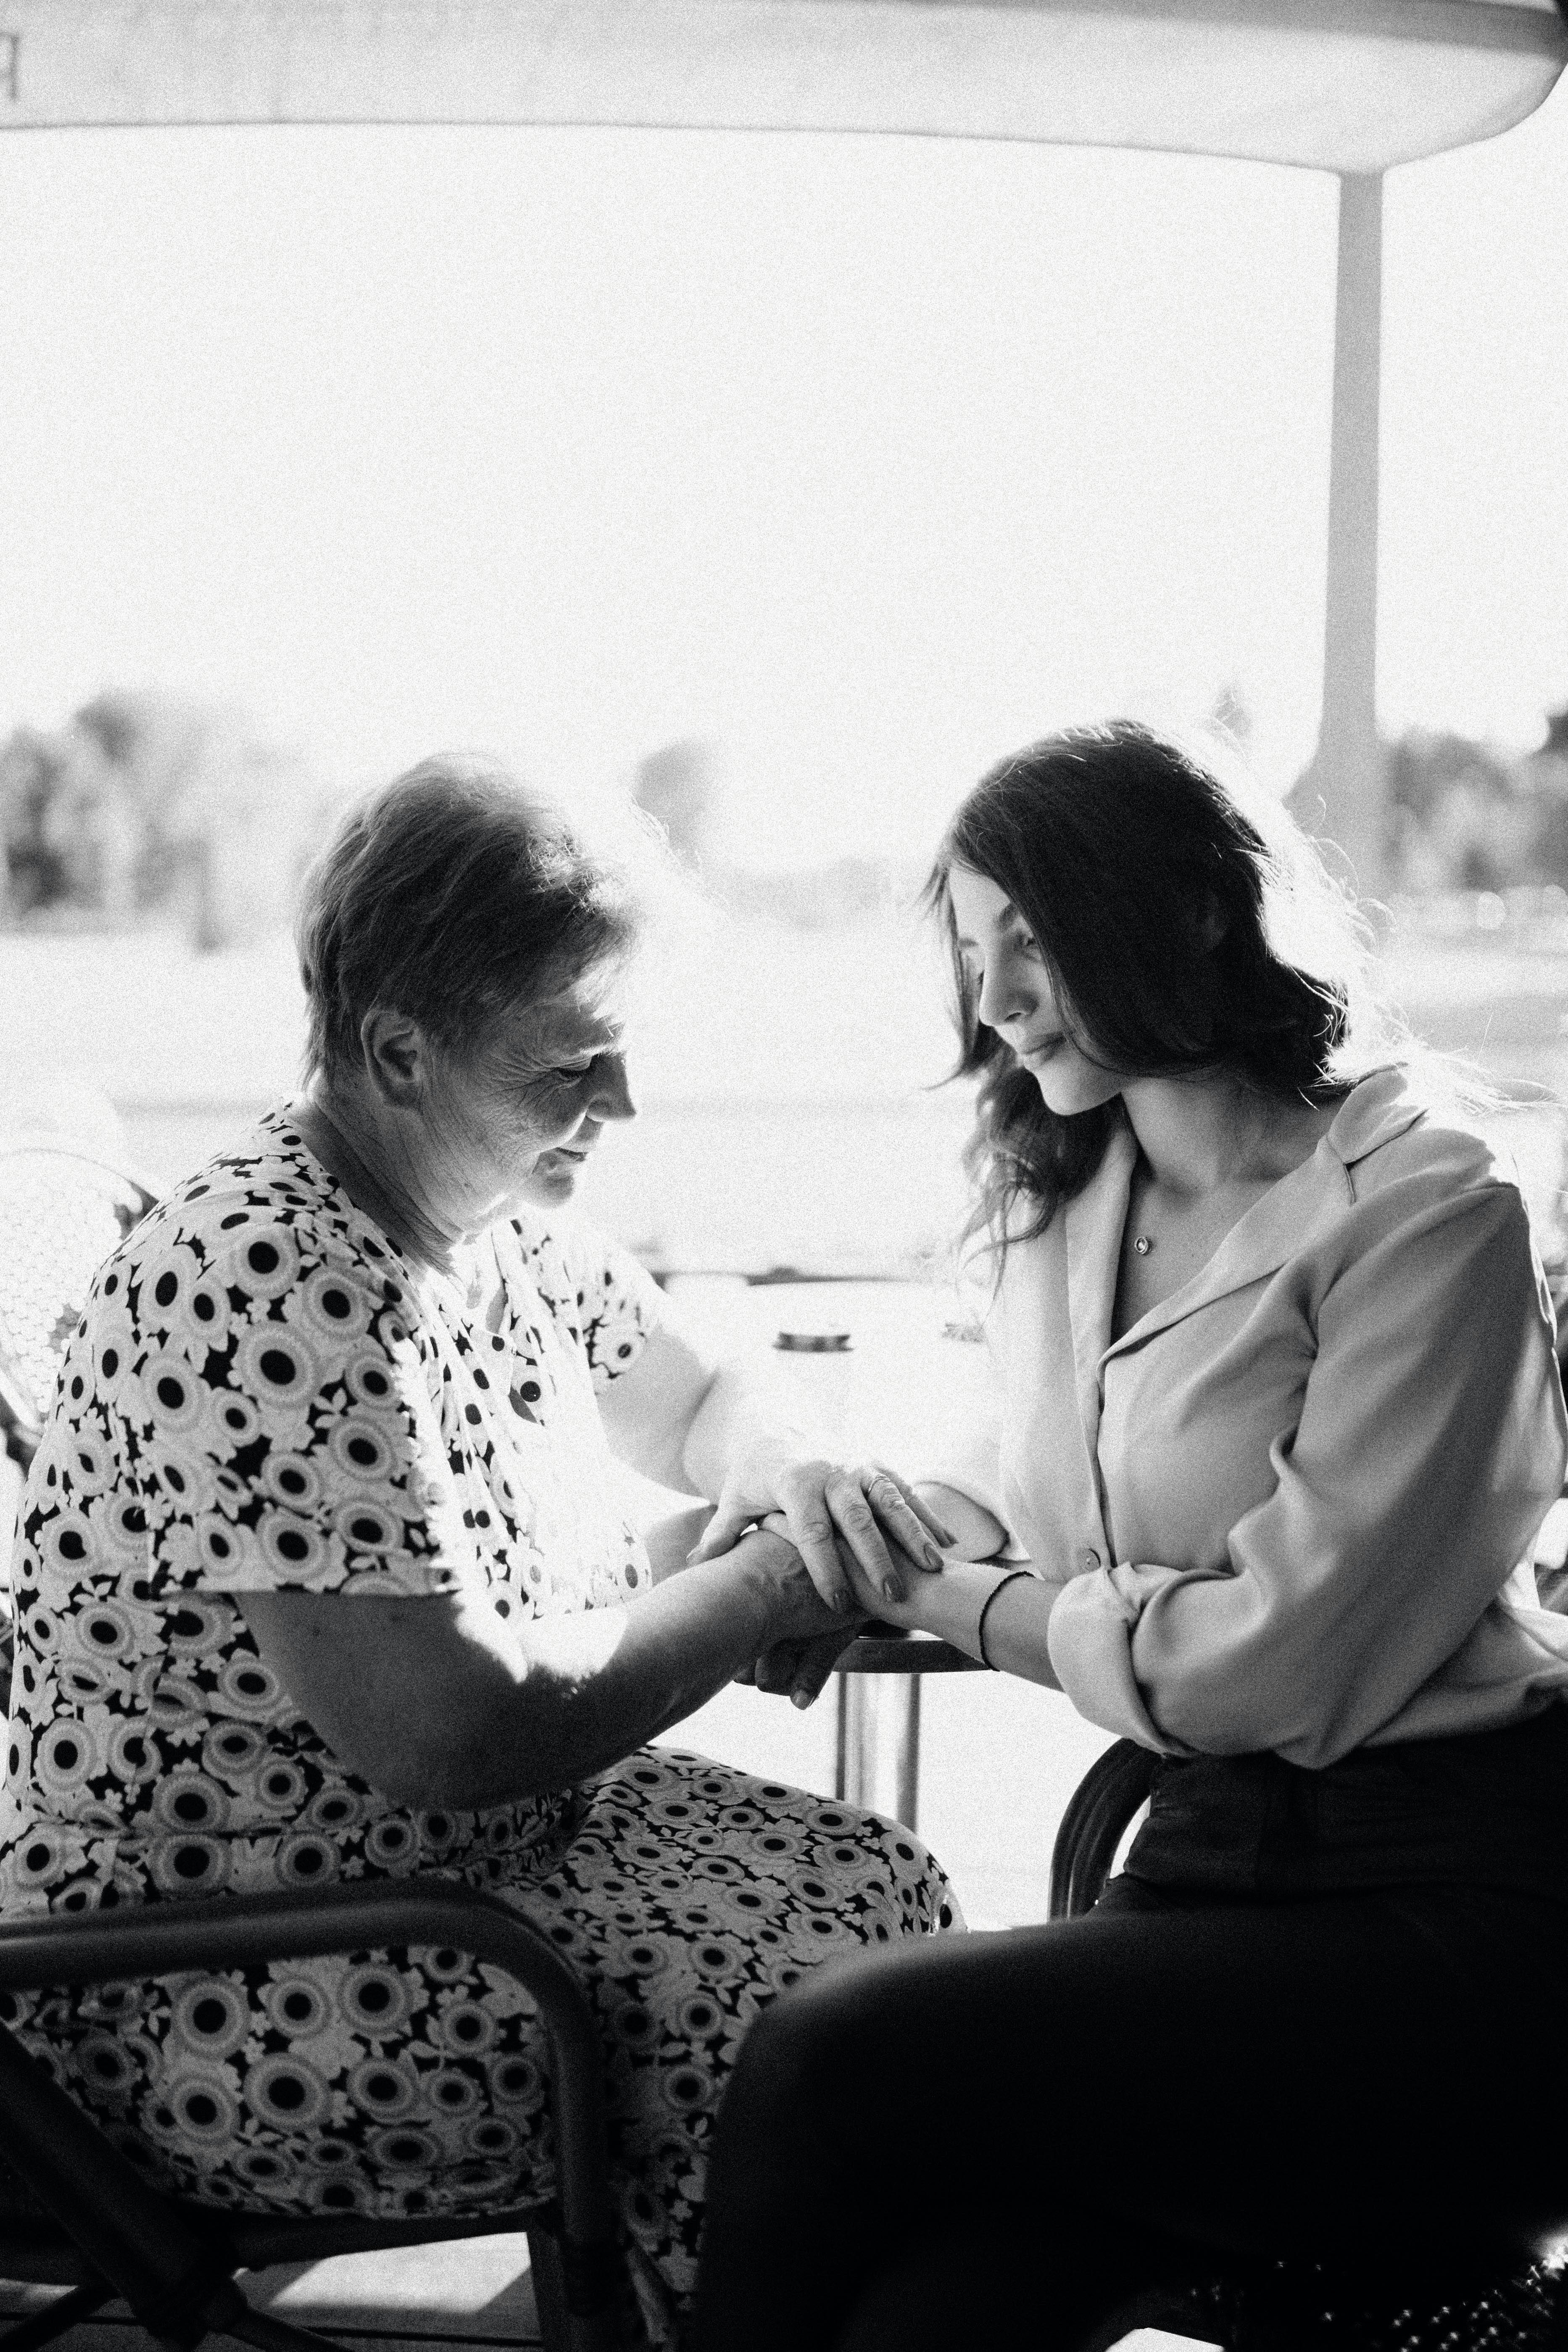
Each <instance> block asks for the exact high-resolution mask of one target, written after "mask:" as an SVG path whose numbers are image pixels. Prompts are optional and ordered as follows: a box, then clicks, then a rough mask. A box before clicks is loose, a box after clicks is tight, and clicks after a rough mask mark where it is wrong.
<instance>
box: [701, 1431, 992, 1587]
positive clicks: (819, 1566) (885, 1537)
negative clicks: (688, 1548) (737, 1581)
mask: <svg viewBox="0 0 1568 2352" xmlns="http://www.w3.org/2000/svg"><path fill="white" fill-rule="evenodd" d="M768 1512H782V1513H783V1515H784V1520H785V1522H786V1524H787V1527H788V1530H789V1539H790V1541H791V1543H793V1544H794V1545H795V1549H796V1550H797V1551H798V1552H799V1554H800V1556H801V1558H802V1559H804V1560H805V1564H806V1567H807V1569H808V1570H809V1571H810V1574H811V1578H812V1581H813V1582H814V1583H815V1585H816V1589H817V1591H818V1592H819V1593H820V1594H821V1595H822V1598H823V1600H824V1601H826V1602H827V1603H828V1605H829V1606H830V1607H831V1608H833V1609H835V1610H837V1612H839V1613H840V1615H841V1616H847V1615H848V1614H849V1613H850V1612H851V1611H852V1610H854V1609H857V1608H866V1607H868V1606H869V1607H870V1608H872V1609H875V1610H877V1611H881V1610H883V1609H884V1608H886V1607H888V1606H889V1605H891V1604H895V1603H897V1602H899V1601H902V1600H903V1599H904V1597H905V1595H906V1593H907V1591H908V1589H909V1587H908V1570H909V1569H910V1567H913V1568H915V1569H916V1570H921V1571H922V1572H924V1573H928V1574H929V1573H931V1572H933V1571H934V1570H937V1569H939V1568H940V1567H941V1566H942V1554H941V1552H940V1551H939V1550H938V1549H937V1546H938V1545H939V1544H951V1543H952V1535H951V1534H950V1533H949V1531H948V1529H947V1528H944V1527H943V1526H942V1522H941V1520H940V1519H938V1518H937V1517H935V1516H934V1515H933V1513H932V1512H931V1510H930V1509H929V1508H928V1507H927V1506H926V1505H925V1504H924V1503H922V1502H921V1499H920V1497H919V1496H918V1495H916V1494H915V1492H914V1490H913V1489H912V1487H910V1486H908V1485H907V1484H906V1483H905V1481H904V1480H903V1479H902V1478H900V1476H899V1475H898V1473H897V1471H895V1470H889V1469H888V1468H886V1467H885V1466H884V1465H882V1464H880V1463H863V1464H860V1465H858V1466H857V1467H854V1468H847V1467H845V1466H844V1465H842V1464H838V1463H833V1462H827V1461H824V1460H820V1459H817V1458H815V1457H814V1458H809V1459H808V1458H804V1457H799V1456H792V1455H787V1454H778V1453H764V1452H761V1451H758V1452H753V1453H752V1454H747V1455H745V1456H743V1457H742V1460H741V1461H739V1462H738V1463H736V1464H735V1465H734V1466H733V1467H732V1468H731V1471H730V1474H729V1475H728V1476H727V1477H726V1479H725V1481H724V1485H723V1489H722V1491H721V1494H720V1496H719V1503H718V1507H717V1509H716V1510H715V1511H714V1514H713V1517H712V1518H711V1520H710V1522H709V1527H708V1531H707V1533H706V1535H705V1536H704V1537H703V1538H702V1540H701V1542H700V1544H698V1545H697V1547H696V1549H694V1550H693V1552H692V1554H691V1558H692V1559H693V1560H694V1561H696V1560H702V1559H715V1558H717V1557H718V1555H719V1554H720V1553H721V1552H725V1551H728V1550H729V1549H731V1546H732V1545H733V1543H734V1542H735V1540H736V1538H738V1537H739V1536H740V1535H741V1533H742V1530H743V1529H744V1528H748V1527H750V1526H751V1525H752V1523H753V1521H755V1520H757V1519H760V1518H762V1517H763V1516H764V1514H766V1513H768ZM851 1561H853V1562H854V1564H855V1568H856V1569H857V1570H858V1578H857V1580H856V1581H857V1582H858V1584H859V1585H860V1587H861V1590H862V1593H863V1592H864V1591H870V1592H872V1593H873V1594H875V1596H876V1598H875V1599H874V1600H873V1601H870V1602H869V1603H868V1602H867V1601H865V1600H864V1599H863V1598H862V1597H861V1595H860V1594H858V1593H857V1591H856V1590H855V1583H853V1582H852V1581H851V1576H850V1573H849V1563H850V1562H851Z"/></svg>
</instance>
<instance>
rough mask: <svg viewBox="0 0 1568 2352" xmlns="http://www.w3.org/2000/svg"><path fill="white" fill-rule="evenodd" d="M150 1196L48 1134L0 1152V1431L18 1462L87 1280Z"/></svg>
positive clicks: (34, 1439) (32, 1445)
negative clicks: (34, 1140) (48, 1138)
mask: <svg viewBox="0 0 1568 2352" xmlns="http://www.w3.org/2000/svg"><path fill="white" fill-rule="evenodd" d="M156 1197H157V1195H156V1194H155V1193H154V1192H152V1190H151V1189H150V1188H149V1187H148V1186H147V1185H145V1184H142V1183H140V1182H139V1181H137V1179H136V1178H135V1177H133V1176H129V1175H127V1174H126V1173H125V1172H124V1171H123V1170H122V1169H119V1168H114V1167H111V1166H110V1164H109V1163H108V1161H106V1160H95V1159H93V1158H91V1157H89V1155H88V1154H87V1153H85V1152H81V1151H73V1150H70V1148H69V1147H68V1146H67V1145H64V1144H60V1143H57V1142H54V1141H52V1140H51V1141H47V1142H43V1141H40V1142H37V1143H25V1142H24V1143H16V1144H13V1145H11V1146H10V1147H9V1148H8V1149H5V1150H0V1437H3V1439H4V1443H5V1450H6V1452H7V1453H8V1454H11V1456H12V1457H13V1459H14V1460H16V1461H17V1462H20V1463H21V1464H22V1465H24V1466H26V1464H27V1463H28V1462H29V1461H30V1460H31V1459H32V1456H33V1454H34V1452H35V1451H36V1449H37V1443H38V1437H39V1433H40V1432H41V1430H42V1427H43V1422H44V1416H45V1414H46V1413H47V1411H48V1408H49V1400H50V1398H51V1396H52V1395H53V1393H54V1385H55V1375H56V1373H57V1371H58V1369H59V1361H60V1358H61V1356H62V1355H63V1354H64V1352H65V1347H66V1342H67V1340H68V1339H69V1338H70V1335H71V1333H72V1331H73V1330H74V1329H75V1328H76V1326H77V1324H78V1322H79V1320H80V1317H81V1311H82V1307H83V1305H84V1304H85V1302H86V1298H87V1292H88V1286H89V1283H90V1282H91V1280H92V1277H93V1276H94V1275H95V1274H96V1273H97V1271H98V1268H99V1267H100V1265H102V1263H103V1261H104V1259H105V1258H106V1257H107V1256H108V1255H109V1253H110V1250H112V1249H116V1248H118V1247H119V1245H120V1243H121V1240H122V1239H123V1238H124V1236H125V1234H128V1233H129V1232H130V1230H131V1228H132V1225H133V1224H135V1223H136V1222H137V1220H138V1218H140V1217H142V1216H144V1215H145V1214H146V1213H147V1211H148V1210H149V1209H150V1208H151V1207H152V1206H153V1202H154V1200H155V1199H156Z"/></svg>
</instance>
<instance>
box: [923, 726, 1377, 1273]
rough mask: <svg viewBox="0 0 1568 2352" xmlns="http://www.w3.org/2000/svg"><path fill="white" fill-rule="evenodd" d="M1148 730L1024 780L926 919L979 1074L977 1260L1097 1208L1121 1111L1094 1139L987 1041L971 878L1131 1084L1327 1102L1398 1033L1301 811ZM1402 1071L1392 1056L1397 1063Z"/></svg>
mask: <svg viewBox="0 0 1568 2352" xmlns="http://www.w3.org/2000/svg"><path fill="white" fill-rule="evenodd" d="M1250 797H1253V796H1252V795H1250V794H1248V793H1247V791H1246V788H1245V787H1243V786H1241V785H1240V784H1239V783H1237V784H1229V783H1223V782H1221V781H1220V779H1219V777H1218V776H1217V775H1216V774H1215V773H1213V772H1211V771H1210V770H1209V769H1208V768H1207V767H1206V766H1205V765H1203V764H1202V763H1201V762H1200V761H1198V760H1196V759H1195V758H1194V757H1193V756H1192V755H1191V754H1189V753H1188V752H1186V751H1184V750H1182V749H1181V748H1180V746H1179V745H1177V744H1175V743H1173V742H1169V741H1167V740H1164V739H1163V738H1162V737H1161V736H1158V735H1156V734H1153V733H1152V731H1151V730H1149V729H1148V728H1146V727H1142V726H1139V725H1138V724H1136V723H1135V722H1134V721H1132V720H1131V719H1117V720H1114V721H1112V722H1111V723H1110V724H1109V725H1107V726H1103V727H1091V728H1077V729H1073V730H1070V731H1068V732H1067V733H1064V734H1060V735H1053V736H1049V737H1047V739H1046V740H1045V741H1044V742H1040V743H1036V744H1034V745H1032V746H1031V747H1030V748H1029V749H1028V750H1027V751H1020V752H1018V753H1016V755H1015V756H1014V757H1013V758H1011V759H1008V760H1004V761H1001V762H1000V764H999V765H998V766H996V767H994V768H993V769H992V770H991V772H990V773H989V774H988V775H987V776H985V777H984V779H983V780H982V782H980V783H979V784H977V785H976V786H975V788H974V790H973V792H972V793H970V795H969V797H968V799H967V800H966V801H964V803H963V805H962V806H961V807H960V809H959V811H958V813H957V814H956V815H955V816H954V818H953V819H952V824H950V825H949V827H948V829H947V833H946V835H945V836H944V838H943V840H942V846H941V848H940V850H939V851H938V853H937V858H936V863H935V866H934V867H933V869H932V872H931V878H930V880H929V881H928V883H927V885H926V890H925V899H924V903H925V904H926V905H927V906H928V908H931V909H933V910H934V911H935V913H936V915H937V917H938V919H939V921H940V922H941V924H942V929H943V932H944V935H945V938H946V940H947V944H948V949H949V952H950V954H951V957H952V978H953V989H954V997H955V1005H954V1011H955V1018H956V1021H957V1025H958V1032H959V1037H960V1040H961V1044H962V1054H961V1057H960V1060H959V1064H958V1067H957V1069H956V1070H955V1072H954V1073H953V1075H954V1076H957V1077H963V1076H977V1077H978V1078H979V1081H980V1084H979V1088H978V1092H977V1097H976V1108H977V1113H978V1117H977V1121H976V1125H975V1129H974V1132H973V1136H972V1138H971V1139H970V1142H969V1145H968V1149H967V1151H966V1154H965V1164H966V1166H967V1167H968V1170H969V1172H970V1175H971V1177H972V1178H973V1181H974V1183H975V1187H976V1192H977V1195H978V1198H977V1202H976V1207H975V1211H974V1214H973V1218H972V1219H971V1221H970V1224H969V1227H968V1229H967V1234H966V1238H969V1237H973V1236H975V1235H977V1234H987V1235H988V1236H989V1239H990V1241H991V1243H992V1244H993V1245H994V1248H995V1249H996V1251H997V1252H998V1255H999V1256H1000V1255H1001V1254H1003V1253H1005V1249H1006V1245H1007V1243H1008V1242H1009V1241H1010V1240H1020V1239H1024V1238H1027V1237H1028V1236H1030V1235H1032V1234H1037V1233H1039V1232H1041V1231H1042V1230H1043V1229H1044V1227H1045V1226H1046V1225H1047V1224H1048V1223H1049V1222H1050V1220H1051V1218H1052V1217H1053V1216H1054V1215H1055V1213H1056V1212H1057V1210H1058V1208H1059V1207H1060V1205H1061V1204H1062V1202H1064V1201H1068V1200H1070V1199H1071V1198H1072V1196H1073V1194H1074V1193H1075V1192H1081V1190H1082V1189H1083V1187H1084V1185H1085V1184H1087V1183H1088V1182H1089V1178H1090V1177H1091V1176H1092V1175H1093V1174H1094V1171H1095V1170H1096V1169H1097V1168H1098V1167H1099V1165H1100V1160H1101V1158H1102V1157H1103V1155H1104V1152H1105V1148H1106V1145H1107V1143H1108V1141H1109V1140H1110V1134H1111V1131H1112V1128H1113V1125H1114V1122H1115V1119H1116V1116H1117V1112H1116V1107H1115V1104H1114V1102H1111V1103H1108V1104H1106V1105H1104V1106H1102V1107H1101V1108H1099V1109H1097V1110H1090V1111H1085V1112H1083V1113H1081V1114H1080V1115H1079V1117H1077V1118H1058V1115H1057V1114H1056V1112H1054V1111H1052V1110H1049V1109H1047V1106H1046V1104H1045V1103H1044V1101H1043V1100H1042V1099H1041V1096H1040V1090H1039V1087H1038V1085H1037V1082H1036V1080H1035V1078H1034V1076H1032V1074H1031V1073H1030V1072H1029V1071H1028V1070H1026V1068H1025V1067H1024V1066H1023V1064H1022V1063H1021V1062H1020V1061H1019V1060H1018V1058H1017V1056H1016V1055H1015V1053H1014V1052H1013V1050H1012V1048H1011V1046H1009V1045H1006V1044H1005V1042H1004V1040H1003V1039H1002V1038H1001V1037H1000V1036H998V1035H997V1034H996V1032H995V1031H994V1029H990V1028H988V1027H987V1026H986V1025H985V1024H984V1023H983V1022H982V1021H981V1019H980V1016H979V1010H978V1001H977V1000H978V992H977V990H976V988H975V987H974V985H973V982H972V981H971V980H970V978H969V976H968V974H967V973H966V971H965V968H964V964H963V958H962V956H961V955H960V954H959V951H958V948H957V943H956V938H955V929H954V923H953V916H952V898H951V896H950V893H949V890H948V877H949V875H950V874H951V872H952V869H953V867H954V866H963V867H967V868H968V869H969V870H970V871H971V872H972V873H975V874H983V875H984V876H985V877H986V878H987V879H988V880H990V881H992V882H994V884H995V885H996V887H997V888H998V889H1000V890H1002V891H1005V894H1006V896H1007V897H1008V898H1010V899H1011V900H1012V902H1013V905H1014V906H1015V907H1016V908H1017V910H1018V913H1019V915H1020V916H1021V917H1022V918H1023V919H1024V921H1025V923H1026V925H1027V926H1028V928H1029V929H1030V931H1031V932H1032V933H1033V934H1034V937H1035V939H1036V940H1037V943H1038V945H1039V949H1040V952H1041V954H1042V955H1043V957H1044V959H1045V961H1046V966H1047V971H1048V972H1049V975H1050V980H1051V984H1052V988H1053V990H1054V992H1055V993H1056V996H1057V1000H1058V1011H1059V1014H1060V1018H1061V1020H1062V1024H1063V1026H1064V1029H1065V1030H1066V1031H1067V1034H1068V1036H1069V1037H1070V1038H1071V1041H1072V1043H1073V1044H1074V1045H1076V1046H1077V1047H1078V1048H1079V1051H1080V1052H1082V1053H1084V1054H1085V1055H1088V1056H1089V1059H1091V1060H1092V1061H1095V1062H1098V1063H1100V1065H1101V1066H1103V1067H1106V1068H1109V1069H1112V1070H1115V1071H1117V1072H1119V1073H1121V1074H1122V1075H1125V1076H1129V1077H1152V1076H1161V1077H1168V1076H1181V1075H1182V1074H1184V1073H1191V1074H1196V1073H1197V1072H1199V1071H1203V1070H1214V1069H1215V1068H1220V1069H1225V1070H1227V1071H1229V1072H1231V1073H1232V1074H1233V1075H1234V1076H1237V1077H1239V1078H1241V1079H1243V1080H1245V1081H1246V1082H1247V1083H1249V1084H1251V1085H1252V1086H1254V1087H1257V1088H1258V1090H1259V1091H1260V1092H1262V1093H1267V1094H1273V1095H1279V1096H1293V1097H1298V1098H1300V1099H1304V1100H1306V1101H1309V1102H1310V1101H1316V1100H1321V1099H1322V1098H1323V1097H1325V1096H1327V1095H1329V1094H1331V1092H1332V1091H1333V1090H1334V1089H1336V1088H1338V1087H1343V1086H1345V1085H1347V1084H1349V1083H1350V1082H1351V1081H1352V1079H1353V1078H1355V1077H1357V1076H1361V1075H1363V1072H1364V1071H1365V1070H1366V1069H1367V1068H1368V1067H1370V1066H1372V1064H1373V1061H1374V1060H1375V1059H1377V1058H1379V1057H1380V1056H1379V1048H1380V1047H1381V1048H1386V1046H1387V1045H1388V1043H1389V1042H1390V1040H1391V1037H1392V1034H1393V1033H1392V1029H1391V1027H1390V1026H1389V1025H1388V1024H1385V1023H1384V1022H1383V1021H1382V1020H1381V1019H1380V1017H1379V1015H1378V1013H1377V1009H1376V1007H1375V1005H1374V1004H1373V1003H1372V1001H1371V999H1370V996H1369V994H1368V992H1367V990H1366V988H1365V984H1364V981H1363V947H1362V942H1361V940H1360V938H1359V936H1358V933H1357V930H1356V927H1355V923H1354V919H1353V918H1352V915H1351V912H1350V908H1349V906H1348V903H1347V901H1346V899H1345V898H1344V896H1343V894H1342V893H1341V892H1339V891H1338V890H1337V889H1336V887H1335V886H1334V884H1333V883H1332V882H1331V879H1330V877H1329V876H1328V875H1327V873H1326V872H1325V870H1324V868H1323V866H1322V864H1321V860H1320V859H1319V858H1318V857H1317V855H1316V853H1315V852H1314V851H1313V850H1312V849H1311V847H1310V844H1309V843H1308V842H1307V841H1306V839H1305V837H1304V836H1303V835H1301V834H1300V832H1299V830H1298V829H1297V828H1296V827H1295V826H1294V825H1293V824H1291V822H1290V819H1289V817H1288V816H1287V815H1286V814H1285V812H1284V811H1283V810H1282V809H1278V808H1276V807H1273V806H1272V805H1270V804H1268V803H1266V802H1265V801H1264V800H1263V798H1262V796H1261V795H1260V794H1258V795H1256V802H1257V804H1256V806H1254V807H1253V808H1251V809H1250V810H1249V809H1248V808H1247V807H1246V806H1245V805H1244V800H1245V799H1247V798H1250ZM1382 1057H1383V1058H1386V1052H1384V1054H1383V1055H1382Z"/></svg>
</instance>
